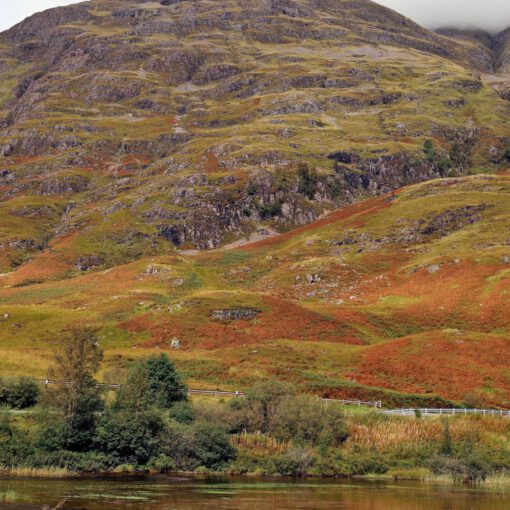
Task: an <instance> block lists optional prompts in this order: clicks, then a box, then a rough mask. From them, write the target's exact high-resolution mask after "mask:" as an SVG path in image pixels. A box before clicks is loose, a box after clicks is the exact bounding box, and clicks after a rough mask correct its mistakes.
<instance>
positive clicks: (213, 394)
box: [37, 379, 382, 409]
mask: <svg viewBox="0 0 510 510" xmlns="http://www.w3.org/2000/svg"><path fill="white" fill-rule="evenodd" d="M37 382H38V383H40V384H43V385H45V386H49V385H57V386H72V385H73V384H74V383H73V382H71V381H56V380H53V379H39V380H37ZM96 386H97V387H98V388H102V389H105V390H114V391H118V390H120V388H121V385H120V384H107V383H96ZM188 395H190V396H191V395H204V396H209V397H245V396H246V393H243V392H242V391H226V390H202V389H196V388H189V389H188ZM323 400H324V401H325V402H326V403H328V402H332V403H336V404H339V405H344V406H365V407H374V408H378V409H380V408H382V402H381V401H380V400H377V401H363V400H340V399H334V398H324V399H323Z"/></svg>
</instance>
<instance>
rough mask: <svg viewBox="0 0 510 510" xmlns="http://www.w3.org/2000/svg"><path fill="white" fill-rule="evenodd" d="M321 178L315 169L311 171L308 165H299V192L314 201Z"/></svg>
mask: <svg viewBox="0 0 510 510" xmlns="http://www.w3.org/2000/svg"><path fill="white" fill-rule="evenodd" d="M318 180H319V177H318V175H317V171H316V170H315V169H310V168H309V166H308V164H307V163H299V165H298V191H299V193H301V194H303V195H305V196H306V197H308V198H309V199H312V198H313V197H314V195H315V191H316V189H317V182H318Z"/></svg>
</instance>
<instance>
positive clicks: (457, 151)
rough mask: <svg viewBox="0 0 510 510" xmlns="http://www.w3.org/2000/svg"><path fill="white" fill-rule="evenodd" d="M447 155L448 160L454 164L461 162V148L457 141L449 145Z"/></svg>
mask: <svg viewBox="0 0 510 510" xmlns="http://www.w3.org/2000/svg"><path fill="white" fill-rule="evenodd" d="M448 156H449V157H450V160H451V161H452V162H453V163H455V164H457V165H458V164H460V163H462V159H463V154H462V149H461V147H460V145H459V144H458V143H454V144H453V145H452V146H451V147H450V151H449V152H448Z"/></svg>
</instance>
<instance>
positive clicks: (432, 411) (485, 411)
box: [382, 408, 510, 417]
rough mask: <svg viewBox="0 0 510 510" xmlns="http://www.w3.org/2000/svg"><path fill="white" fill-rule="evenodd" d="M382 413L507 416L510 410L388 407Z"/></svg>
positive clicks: (396, 414)
mask: <svg viewBox="0 0 510 510" xmlns="http://www.w3.org/2000/svg"><path fill="white" fill-rule="evenodd" d="M382 413H383V414H387V415H392V416H416V415H421V416H454V415H467V414H482V415H484V416H507V417H510V411H504V410H502V409H428V408H426V409H390V410H387V411H382Z"/></svg>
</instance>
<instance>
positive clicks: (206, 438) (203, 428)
mask: <svg viewBox="0 0 510 510" xmlns="http://www.w3.org/2000/svg"><path fill="white" fill-rule="evenodd" d="M193 449H194V454H195V456H196V457H197V459H198V462H199V464H200V466H204V467H206V468H208V469H216V470H218V469H221V468H223V467H225V465H226V464H227V463H228V462H229V461H231V460H233V459H234V458H235V456H236V451H235V448H234V447H233V446H232V443H231V442H230V437H229V435H228V434H227V432H226V431H225V429H224V428H223V427H221V426H219V425H216V424H211V423H206V422H203V423H198V424H197V425H196V426H195V427H194V429H193Z"/></svg>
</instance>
